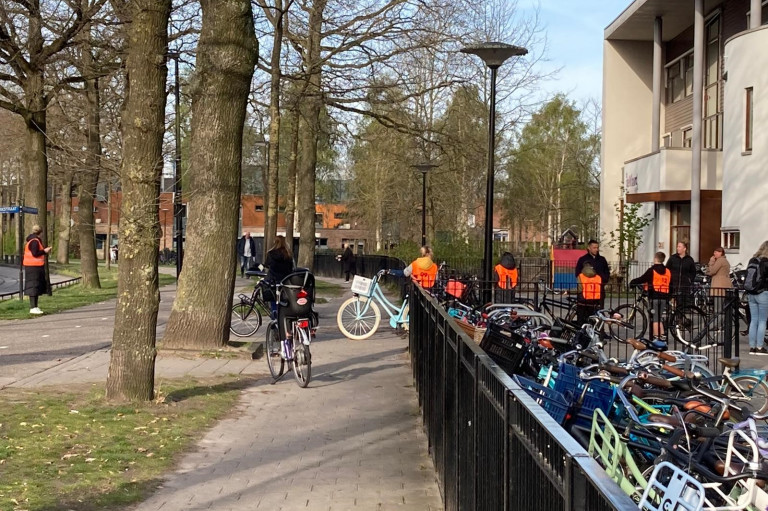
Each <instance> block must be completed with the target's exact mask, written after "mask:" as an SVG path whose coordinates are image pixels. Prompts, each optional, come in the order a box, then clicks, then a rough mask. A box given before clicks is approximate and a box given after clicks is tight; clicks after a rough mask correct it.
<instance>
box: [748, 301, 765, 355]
mask: <svg viewBox="0 0 768 511" xmlns="http://www.w3.org/2000/svg"><path fill="white" fill-rule="evenodd" d="M747 298H748V300H749V312H750V315H751V316H752V317H751V321H750V322H749V347H750V348H762V347H763V344H764V339H765V322H766V320H767V319H768V291H762V292H761V293H759V294H756V295H747Z"/></svg>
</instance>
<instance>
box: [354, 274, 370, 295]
mask: <svg viewBox="0 0 768 511" xmlns="http://www.w3.org/2000/svg"><path fill="white" fill-rule="evenodd" d="M371 283H373V279H367V278H365V277H361V276H360V275H355V277H354V278H353V279H352V287H351V289H352V292H353V293H355V294H357V295H361V296H371Z"/></svg>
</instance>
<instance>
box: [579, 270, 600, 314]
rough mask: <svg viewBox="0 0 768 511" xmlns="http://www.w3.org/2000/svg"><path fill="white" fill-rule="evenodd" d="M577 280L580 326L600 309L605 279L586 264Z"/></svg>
mask: <svg viewBox="0 0 768 511" xmlns="http://www.w3.org/2000/svg"><path fill="white" fill-rule="evenodd" d="M576 280H577V281H578V289H579V296H578V297H577V299H576V318H577V321H578V322H579V325H583V324H584V323H586V322H587V321H589V317H590V316H591V315H592V314H594V313H595V311H597V310H598V309H599V308H600V304H601V303H602V293H603V279H602V278H601V277H600V275H598V274H597V272H595V268H594V267H593V266H592V264H591V263H588V262H585V263H584V264H583V266H582V268H581V273H579V275H578V276H577V277H576Z"/></svg>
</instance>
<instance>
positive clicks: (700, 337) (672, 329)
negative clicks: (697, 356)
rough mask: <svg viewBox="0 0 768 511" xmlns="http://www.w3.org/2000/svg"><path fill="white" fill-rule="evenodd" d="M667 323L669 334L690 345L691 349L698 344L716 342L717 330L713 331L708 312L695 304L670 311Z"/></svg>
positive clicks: (687, 345)
mask: <svg viewBox="0 0 768 511" xmlns="http://www.w3.org/2000/svg"><path fill="white" fill-rule="evenodd" d="M668 323H670V324H668V325H667V329H668V331H667V335H672V336H673V337H674V338H676V339H677V340H678V341H679V342H681V343H682V344H684V345H685V346H686V347H689V348H690V349H689V350H685V351H691V350H695V348H696V346H702V345H709V344H715V343H716V342H717V339H715V338H714V336H715V335H716V334H715V332H712V331H711V330H710V328H709V324H708V322H707V314H706V313H705V312H704V311H703V310H701V309H699V308H698V307H696V306H694V305H688V306H685V307H679V308H677V309H675V310H674V312H670V318H669V321H668Z"/></svg>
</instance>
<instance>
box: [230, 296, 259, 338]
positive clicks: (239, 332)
mask: <svg viewBox="0 0 768 511" xmlns="http://www.w3.org/2000/svg"><path fill="white" fill-rule="evenodd" d="M259 328H261V312H259V309H257V308H256V307H255V306H252V305H251V304H249V303H246V302H238V303H236V304H234V305H233V306H232V314H231V317H230V320H229V331H230V332H232V333H233V334H235V335H236V336H238V337H250V336H252V335H253V334H255V333H256V332H257V331H258V330H259Z"/></svg>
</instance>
